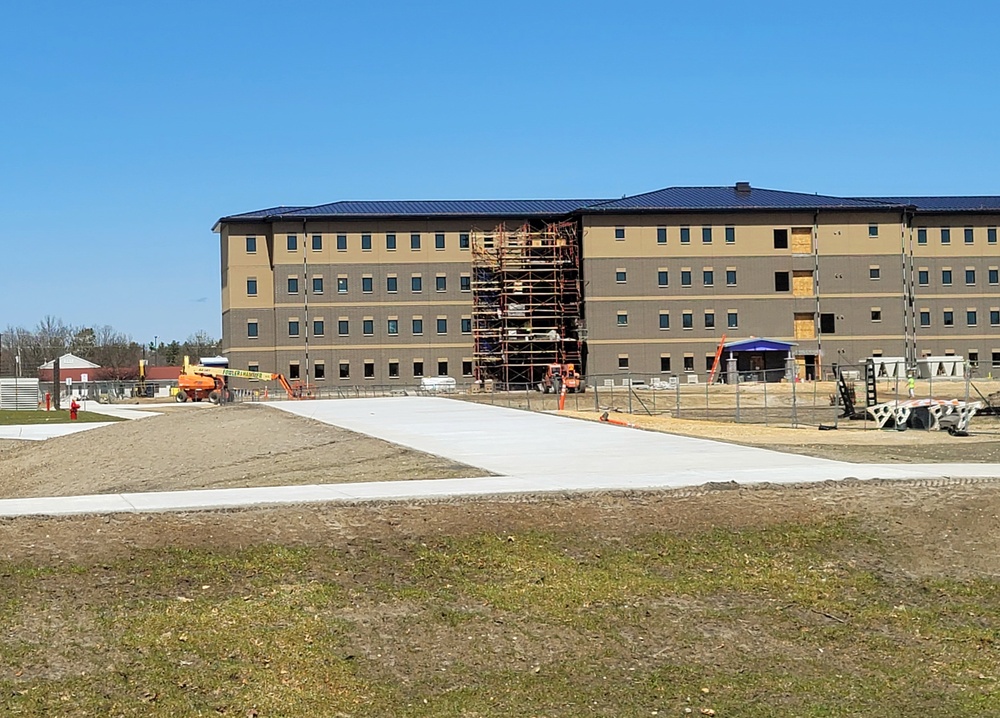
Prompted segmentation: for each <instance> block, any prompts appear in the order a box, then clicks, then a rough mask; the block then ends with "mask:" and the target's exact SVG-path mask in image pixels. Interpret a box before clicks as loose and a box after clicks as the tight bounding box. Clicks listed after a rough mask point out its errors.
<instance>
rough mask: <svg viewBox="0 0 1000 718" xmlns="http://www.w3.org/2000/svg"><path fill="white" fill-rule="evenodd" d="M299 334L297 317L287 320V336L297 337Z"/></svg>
mask: <svg viewBox="0 0 1000 718" xmlns="http://www.w3.org/2000/svg"><path fill="white" fill-rule="evenodd" d="M298 335H299V322H298V320H297V319H289V320H288V336H290V337H297V336H298Z"/></svg>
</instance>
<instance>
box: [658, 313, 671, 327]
mask: <svg viewBox="0 0 1000 718" xmlns="http://www.w3.org/2000/svg"><path fill="white" fill-rule="evenodd" d="M660 329H670V312H660Z"/></svg>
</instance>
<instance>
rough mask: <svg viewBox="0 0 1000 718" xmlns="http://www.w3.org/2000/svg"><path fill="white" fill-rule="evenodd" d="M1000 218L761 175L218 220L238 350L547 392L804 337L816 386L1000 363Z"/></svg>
mask: <svg viewBox="0 0 1000 718" xmlns="http://www.w3.org/2000/svg"><path fill="white" fill-rule="evenodd" d="M998 225H1000V197H916V198H908V197H895V198H869V199H858V198H840V197H827V196H819V195H809V194H800V193H794V192H780V191H774V190H765V189H759V188H752V187H750V186H749V185H747V184H745V183H739V184H737V185H735V186H731V187H704V188H691V187H682V188H670V189H664V190H659V191H656V192H651V193H649V194H644V195H636V196H632V197H625V198H622V199H620V200H528V201H463V202H448V201H431V202H337V203H333V204H329V205H322V206H319V207H277V208H273V209H269V210H262V211H258V212H251V213H247V214H240V215H233V216H228V217H223V218H222V219H220V220H219V222H218V224H217V225H216V230H217V231H218V232H219V234H220V238H221V256H222V310H223V350H224V353H225V354H226V355H227V356H229V358H230V362H231V365H232V366H235V367H247V368H260V369H262V370H268V371H280V372H282V373H286V374H287V375H289V376H290V377H291V378H297V377H299V378H306V377H307V376H308V378H309V380H310V381H315V382H316V383H317V384H319V385H326V386H338V385H341V386H351V385H357V384H364V383H373V384H383V385H384V384H395V383H398V384H401V385H412V384H413V383H414V382H415V381H419V379H420V378H421V377H429V376H437V375H450V376H453V377H456V378H459V380H460V381H463V380H464V381H468V382H471V381H473V379H475V378H480V379H485V378H494V379H497V380H500V381H501V383H511V384H517V383H530V382H533V381H535V380H536V379H537V372H538V371H541V367H543V366H544V364H545V363H547V362H550V361H560V360H563V361H565V360H567V359H569V360H573V361H578V362H580V363H582V364H583V368H584V370H585V371H586V373H587V374H588V375H589V376H591V377H598V376H603V377H608V376H615V375H629V376H635V377H637V378H642V379H644V380H646V381H648V380H650V379H653V378H656V377H668V376H671V375H677V374H683V373H689V372H694V373H698V374H702V375H704V373H705V371H706V368H707V367H709V366H710V365H711V362H712V360H713V358H714V355H715V353H716V348H717V346H718V344H719V341H720V339H721V337H722V335H723V334H725V335H726V336H727V338H728V339H730V340H733V339H743V338H747V337H752V336H756V337H768V338H771V339H777V340H784V341H788V342H792V343H794V350H793V351H794V355H795V361H796V363H797V364H798V367H799V372H800V374H801V375H802V376H803V378H812V377H816V376H820V375H822V374H823V373H824V372H825V371H827V370H828V369H829V368H830V367H831V366H832V365H833V364H835V363H839V364H854V363H860V362H863V361H864V360H865V358H867V357H869V356H880V355H881V356H885V357H890V356H897V357H905V358H906V359H907V360H908V361H909V362H911V363H912V362H913V361H915V359H916V358H917V357H919V356H922V355H928V354H934V355H946V354H956V355H960V356H965V357H967V358H968V360H969V361H970V363H972V364H973V365H975V364H977V363H978V364H980V365H981V366H983V365H985V366H988V367H991V368H992V367H998V368H1000V295H998V292H997V289H998V288H1000V277H998V271H1000V246H998V244H997V227H998ZM553 227H558V228H559V230H558V233H554V232H553V231H552V228H553ZM552 256H558V257H559V258H560V261H559V262H556V263H554V264H553V263H552V262H550V261H549V258H551V257H552ZM543 315H544V316H543ZM500 364H503V365H505V366H507V365H509V366H511V367H513V366H514V365H515V364H516V365H518V366H519V367H520V368H519V369H518V370H516V371H515V370H511V371H510V372H508V373H503V372H499V371H498V370H497V368H496V367H497V366H498V365H500ZM536 365H537V366H536ZM981 372H982V373H985V371H982V369H981ZM505 380H506V381H505Z"/></svg>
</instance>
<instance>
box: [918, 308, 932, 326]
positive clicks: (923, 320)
mask: <svg viewBox="0 0 1000 718" xmlns="http://www.w3.org/2000/svg"><path fill="white" fill-rule="evenodd" d="M930 325H931V313H930V312H929V311H928V310H926V309H921V310H920V326H922V327H929V326H930Z"/></svg>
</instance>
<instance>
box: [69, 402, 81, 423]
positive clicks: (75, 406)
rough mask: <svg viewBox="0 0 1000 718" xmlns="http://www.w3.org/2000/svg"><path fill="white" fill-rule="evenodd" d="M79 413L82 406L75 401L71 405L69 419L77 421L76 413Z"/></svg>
mask: <svg viewBox="0 0 1000 718" xmlns="http://www.w3.org/2000/svg"><path fill="white" fill-rule="evenodd" d="M78 411H80V405H79V404H77V403H76V399H73V401H71V402H70V404H69V418H70V419H71V420H73V421H76V413H77V412H78Z"/></svg>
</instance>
